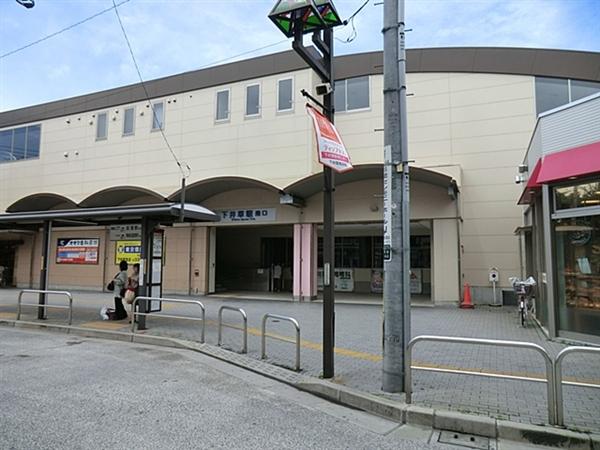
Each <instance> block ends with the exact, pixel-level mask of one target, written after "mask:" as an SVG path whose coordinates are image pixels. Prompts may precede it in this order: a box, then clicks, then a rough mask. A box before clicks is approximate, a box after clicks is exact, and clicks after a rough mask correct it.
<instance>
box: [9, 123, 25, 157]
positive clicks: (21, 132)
mask: <svg viewBox="0 0 600 450" xmlns="http://www.w3.org/2000/svg"><path fill="white" fill-rule="evenodd" d="M26 138H27V127H22V128H15V130H14V134H13V146H12V155H13V158H14V159H25V143H26Z"/></svg>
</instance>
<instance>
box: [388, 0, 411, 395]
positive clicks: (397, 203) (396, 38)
mask: <svg viewBox="0 0 600 450" xmlns="http://www.w3.org/2000/svg"><path fill="white" fill-rule="evenodd" d="M383 36H384V38H383V39H384V88H383V94H384V116H385V133H384V145H385V152H384V159H385V161H384V166H385V167H384V171H385V172H384V241H383V242H384V287H383V306H384V322H383V380H382V381H383V382H382V387H383V390H384V391H385V392H402V391H403V388H404V381H405V368H404V358H405V353H406V346H407V343H408V341H409V340H410V209H409V167H408V139H407V120H406V49H405V44H404V0H385V4H384V28H383ZM398 169H401V175H400V176H398Z"/></svg>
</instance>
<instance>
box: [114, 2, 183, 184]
mask: <svg viewBox="0 0 600 450" xmlns="http://www.w3.org/2000/svg"><path fill="white" fill-rule="evenodd" d="M112 2H113V8H112V9H114V10H115V14H116V15H117V20H118V21H119V25H120V27H121V31H122V32H123V37H124V38H125V42H126V43H127V47H128V48H129V54H130V55H131V59H132V61H133V65H134V66H135V70H136V72H137V75H138V78H139V79H140V84H141V85H142V89H143V90H144V95H145V97H146V101H147V102H148V103H149V104H150V109H151V110H152V123H153V124H154V122H155V121H157V120H158V116H157V115H156V109H155V108H154V104H153V103H152V100H151V99H150V94H149V93H148V89H147V88H146V82H145V81H144V78H143V77H142V72H141V70H140V66H139V65H138V63H137V60H136V58H135V54H134V53H133V47H132V46H131V42H130V41H129V37H128V36H127V31H125V26H124V25H123V21H122V20H121V15H120V14H119V8H118V7H117V4H116V3H115V0H112ZM163 128H164V127H163V124H162V123H159V124H158V129H159V130H160V134H161V136H162V138H163V140H164V141H165V144H166V146H167V148H168V149H169V151H170V152H171V156H173V159H174V160H175V163H176V164H177V167H179V171H180V172H181V176H182V177H183V178H184V179H185V178H187V177H189V176H190V174H191V171H192V169H191V168H190V166H189V165H188V164H187V163H185V162H184V164H185V168H186V169H187V171H188V173H187V174H186V173H185V170H184V167H183V165H182V163H181V161H180V160H179V158H178V157H177V154H176V153H175V151H174V150H173V147H171V144H170V143H169V140H168V139H167V135H166V134H165V131H164V129H163Z"/></svg>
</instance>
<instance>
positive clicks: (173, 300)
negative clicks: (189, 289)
mask: <svg viewBox="0 0 600 450" xmlns="http://www.w3.org/2000/svg"><path fill="white" fill-rule="evenodd" d="M139 300H145V301H157V302H167V303H183V304H188V305H198V306H199V307H200V310H201V311H202V316H201V318H200V319H199V318H197V317H189V316H175V315H172V314H159V313H152V312H148V313H146V312H139V311H136V309H135V307H136V305H137V303H138V301H139ZM136 316H146V317H148V316H152V317H162V318H165V319H182V320H195V321H201V322H202V334H201V335H200V343H202V344H204V337H205V332H206V308H205V307H204V305H203V304H202V302H200V301H198V300H181V299H178V298H162V297H136V298H135V299H133V303H131V334H132V335H135V318H136Z"/></svg>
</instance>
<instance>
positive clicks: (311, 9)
mask: <svg viewBox="0 0 600 450" xmlns="http://www.w3.org/2000/svg"><path fill="white" fill-rule="evenodd" d="M269 19H271V20H272V21H273V23H275V25H276V26H277V28H279V29H280V30H281V31H282V32H283V34H285V35H286V36H287V37H290V38H294V40H293V42H292V48H293V49H294V51H295V52H296V53H298V55H300V57H301V58H302V59H303V60H304V61H305V62H306V63H307V64H308V65H309V66H310V67H311V68H312V69H313V70H314V71H315V72H316V73H317V75H318V76H319V78H320V79H321V81H322V82H323V83H328V84H329V85H330V86H331V90H330V91H329V92H328V93H326V94H325V95H324V96H323V105H321V106H322V108H323V114H324V115H325V116H326V117H327V118H328V119H329V120H330V121H331V122H332V123H333V116H334V108H333V89H334V79H333V27H336V26H338V25H341V24H342V21H341V19H340V16H339V14H338V13H337V11H336V9H335V7H334V6H333V2H331V1H330V0H278V1H277V3H276V4H275V7H274V8H273V9H272V10H271V13H270V14H269ZM308 33H312V42H313V44H314V45H315V47H316V49H315V48H314V47H312V46H311V47H308V48H307V47H305V46H304V41H303V37H304V35H305V34H308ZM303 95H305V96H308V97H309V98H312V97H310V94H304V93H303ZM313 100H314V99H313ZM316 103H317V104H319V103H318V102H316ZM323 182H324V188H323V378H333V375H334V369H333V348H334V342H335V340H334V323H335V317H334V280H333V278H334V276H335V275H334V274H335V270H334V259H333V257H334V254H335V236H334V230H333V226H334V222H335V216H334V212H335V209H334V199H333V191H334V189H335V179H334V173H333V171H332V169H331V168H330V167H327V166H324V167H323Z"/></svg>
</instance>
